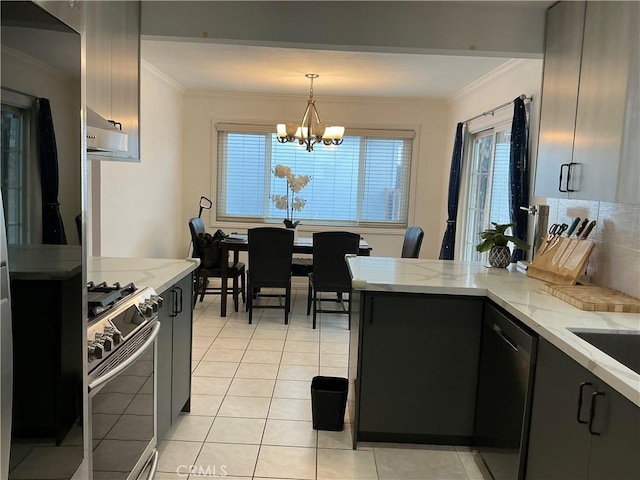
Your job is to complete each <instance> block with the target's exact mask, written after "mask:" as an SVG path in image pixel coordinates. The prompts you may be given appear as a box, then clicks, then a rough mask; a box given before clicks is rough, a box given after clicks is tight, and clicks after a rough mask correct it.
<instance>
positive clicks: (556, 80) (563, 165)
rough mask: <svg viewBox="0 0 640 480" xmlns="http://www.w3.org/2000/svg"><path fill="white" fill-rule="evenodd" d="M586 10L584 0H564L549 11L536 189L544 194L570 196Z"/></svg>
mask: <svg viewBox="0 0 640 480" xmlns="http://www.w3.org/2000/svg"><path fill="white" fill-rule="evenodd" d="M584 10H585V4H584V2H561V3H558V4H556V5H555V6H553V7H552V8H550V9H549V10H548V12H547V35H546V42H545V54H544V73H543V77H542V105H541V112H540V118H541V119H540V132H539V141H538V157H537V158H538V160H537V162H538V166H537V170H536V188H535V192H536V195H539V196H542V197H558V196H559V195H562V196H566V195H567V192H566V190H567V188H566V175H567V174H568V170H569V167H567V165H569V164H570V163H571V160H572V156H573V134H574V131H575V127H576V109H577V106H578V86H579V83H580V57H581V55H582V32H583V24H584ZM560 169H562V170H563V172H562V173H563V176H564V178H563V179H562V180H560ZM563 190H565V191H564V192H563Z"/></svg>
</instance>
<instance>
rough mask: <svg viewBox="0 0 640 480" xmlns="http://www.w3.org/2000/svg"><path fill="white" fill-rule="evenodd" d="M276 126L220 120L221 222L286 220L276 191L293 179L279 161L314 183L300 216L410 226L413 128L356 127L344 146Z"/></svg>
mask: <svg viewBox="0 0 640 480" xmlns="http://www.w3.org/2000/svg"><path fill="white" fill-rule="evenodd" d="M270 130H272V127H270V126H256V125H236V124H219V125H217V131H218V133H217V135H218V152H217V168H218V185H217V187H218V188H217V203H216V213H217V218H218V219H220V220H236V221H264V222H280V221H282V219H283V218H284V217H285V212H284V210H278V209H276V208H275V205H274V203H273V202H272V201H271V199H270V196H271V195H285V194H286V193H287V183H286V180H285V179H283V178H277V177H275V176H274V175H273V170H274V168H275V166H276V165H285V166H288V167H290V168H291V170H292V172H293V173H294V174H295V175H309V176H310V177H311V181H310V182H309V184H308V185H307V186H306V187H305V188H304V189H303V190H301V191H300V192H299V193H298V194H297V196H299V197H301V198H303V199H305V200H306V205H305V207H304V208H303V209H302V211H299V212H294V220H301V221H302V222H303V223H305V224H320V225H353V224H379V225H381V226H393V227H397V226H406V224H407V211H408V203H409V179H410V167H411V154H412V144H413V135H414V132H413V131H408V130H390V131H384V130H369V131H367V130H350V131H349V132H348V134H347V135H345V137H344V139H343V143H342V144H341V145H338V146H325V145H316V146H315V147H314V149H313V151H312V152H307V151H306V150H305V147H304V146H301V145H299V144H298V143H297V142H292V143H279V142H278V140H277V136H276V135H275V133H272V132H271V131H270Z"/></svg>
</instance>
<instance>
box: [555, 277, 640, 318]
mask: <svg viewBox="0 0 640 480" xmlns="http://www.w3.org/2000/svg"><path fill="white" fill-rule="evenodd" d="M544 290H545V291H546V292H549V293H550V294H551V295H553V296H554V297H558V298H559V299H560V300H563V301H565V302H567V303H568V304H570V305H573V306H574V307H577V308H579V309H580V310H588V311H591V312H627V313H640V300H639V299H637V298H634V297H630V296H629V295H626V294H624V293H622V292H617V291H615V290H611V289H610V288H604V287H596V286H591V285H571V286H566V285H549V284H547V285H545V286H544Z"/></svg>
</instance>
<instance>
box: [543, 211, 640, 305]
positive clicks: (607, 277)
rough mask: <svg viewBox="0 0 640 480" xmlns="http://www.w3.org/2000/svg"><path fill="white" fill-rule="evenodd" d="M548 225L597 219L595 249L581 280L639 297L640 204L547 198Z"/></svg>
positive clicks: (592, 237) (592, 235) (592, 238)
mask: <svg viewBox="0 0 640 480" xmlns="http://www.w3.org/2000/svg"><path fill="white" fill-rule="evenodd" d="M547 204H548V205H549V225H551V224H553V223H563V222H564V223H567V224H571V220H573V218H575V217H580V218H581V219H583V220H584V219H585V218H589V220H596V221H597V222H598V223H597V225H596V228H595V229H594V230H593V231H592V232H591V234H590V235H589V239H591V240H593V241H595V243H596V248H595V249H594V251H593V253H592V254H591V258H590V259H589V263H588V264H587V268H586V271H585V274H584V275H583V276H582V277H581V278H580V280H579V281H581V282H588V283H592V284H594V285H598V286H601V287H608V288H612V289H614V290H618V291H621V292H624V293H626V294H627V295H631V296H633V297H636V298H640V205H628V204H620V203H607V202H598V201H586V200H566V199H557V198H548V199H547Z"/></svg>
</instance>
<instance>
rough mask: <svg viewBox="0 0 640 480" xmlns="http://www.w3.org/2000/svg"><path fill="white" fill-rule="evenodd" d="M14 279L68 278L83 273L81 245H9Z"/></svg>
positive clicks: (10, 267) (11, 271) (10, 270)
mask: <svg viewBox="0 0 640 480" xmlns="http://www.w3.org/2000/svg"><path fill="white" fill-rule="evenodd" d="M8 253H9V258H8V261H9V272H10V273H11V279H12V280H66V279H68V278H71V277H74V276H76V275H80V274H82V247H81V246H79V245H35V244H34V245H9V246H8Z"/></svg>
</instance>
